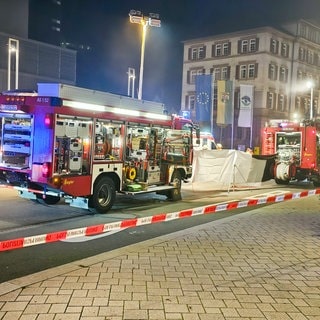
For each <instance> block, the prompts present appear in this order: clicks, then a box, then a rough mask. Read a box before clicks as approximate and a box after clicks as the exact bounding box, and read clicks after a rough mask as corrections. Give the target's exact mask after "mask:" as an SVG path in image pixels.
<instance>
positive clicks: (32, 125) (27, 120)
mask: <svg viewBox="0 0 320 320" xmlns="http://www.w3.org/2000/svg"><path fill="white" fill-rule="evenodd" d="M0 130H1V131H0V139H1V140H0V178H2V179H4V180H6V181H7V182H8V183H9V184H11V185H14V186H15V188H16V189H18V190H19V193H20V195H21V196H22V197H24V198H28V199H35V200H38V201H39V202H45V203H46V204H55V203H58V202H59V201H60V199H61V198H62V197H63V198H64V199H65V201H66V202H68V203H69V204H70V205H71V206H75V207H81V208H87V209H89V210H91V211H93V212H98V213H106V212H108V211H109V210H110V208H111V207H112V205H113V204H114V202H115V198H116V193H117V192H121V193H130V194H137V193H144V192H156V193H159V194H164V195H166V196H167V197H168V198H169V199H172V200H179V199H181V184H182V181H183V180H186V179H188V178H189V177H191V174H192V166H191V165H192V148H193V145H192V137H193V130H194V128H193V126H192V123H191V122H190V120H187V119H183V118H180V117H177V116H174V117H170V116H167V115H165V114H163V105H161V104H157V103H154V102H147V101H142V100H137V99H132V98H129V97H125V96H117V95H114V94H108V93H103V92H97V91H92V90H88V89H84V88H77V87H73V86H68V85H61V84H38V93H37V94H23V93H19V92H17V93H15V94H14V93H12V92H8V93H5V94H2V95H0Z"/></svg>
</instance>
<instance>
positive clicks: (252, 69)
mask: <svg viewBox="0 0 320 320" xmlns="http://www.w3.org/2000/svg"><path fill="white" fill-rule="evenodd" d="M254 76H255V65H254V64H249V66H248V78H250V79H252V78H254Z"/></svg>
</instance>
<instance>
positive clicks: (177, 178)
mask: <svg viewBox="0 0 320 320" xmlns="http://www.w3.org/2000/svg"><path fill="white" fill-rule="evenodd" d="M181 180H182V179H181V174H180V172H179V171H178V170H175V171H174V172H173V174H172V177H171V183H172V184H173V185H174V186H175V187H176V188H174V189H171V190H169V192H168V199H170V200H172V201H179V200H181V199H182V198H181Z"/></svg>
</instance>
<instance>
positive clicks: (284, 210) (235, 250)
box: [0, 196, 320, 320]
mask: <svg viewBox="0 0 320 320" xmlns="http://www.w3.org/2000/svg"><path fill="white" fill-rule="evenodd" d="M167 223H170V222H167ZM319 249H320V200H319V198H318V196H311V197H307V198H303V199H295V200H290V201H286V202H281V203H276V204H272V205H269V206H267V207H260V208H259V207H257V208H256V209H254V210H252V211H250V212H247V213H243V214H239V215H233V214H232V211H231V212H230V216H229V217H228V218H225V219H221V220H217V221H214V222H211V223H207V224H204V225H201V226H197V227H193V228H190V229H187V230H183V231H179V232H176V233H173V234H170V235H167V236H162V237H158V238H155V239H152V240H148V241H145V242H142V243H139V244H135V245H131V246H128V247H125V248H121V249H118V250H114V251H112V252H108V253H104V254H101V255H98V256H95V257H92V258H88V259H84V260H81V261H77V262H74V263H70V264H68V265H65V266H61V267H59V268H54V269H50V270H47V271H44V272H40V273H38V274H34V275H30V276H27V277H24V278H20V279H16V280H12V281H10V282H8V283H2V284H0V319H1V320H64V319H66V320H80V319H81V320H91V319H92V320H93V319H95V320H133V319H138V320H143V319H153V320H163V319H179V320H215V319H229V320H232V319H253V320H254V319H272V320H277V319H281V320H286V319H288V320H289V319H290V320H302V319H312V320H315V319H320V250H319Z"/></svg>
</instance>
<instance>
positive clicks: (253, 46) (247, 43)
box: [238, 38, 259, 53]
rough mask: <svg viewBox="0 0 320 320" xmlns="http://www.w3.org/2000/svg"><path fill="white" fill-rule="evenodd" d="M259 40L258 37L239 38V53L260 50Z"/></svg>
mask: <svg viewBox="0 0 320 320" xmlns="http://www.w3.org/2000/svg"><path fill="white" fill-rule="evenodd" d="M258 40H259V39H258V38H252V39H243V40H239V41H238V53H249V52H256V51H257V50H258V43H259V41H258Z"/></svg>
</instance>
